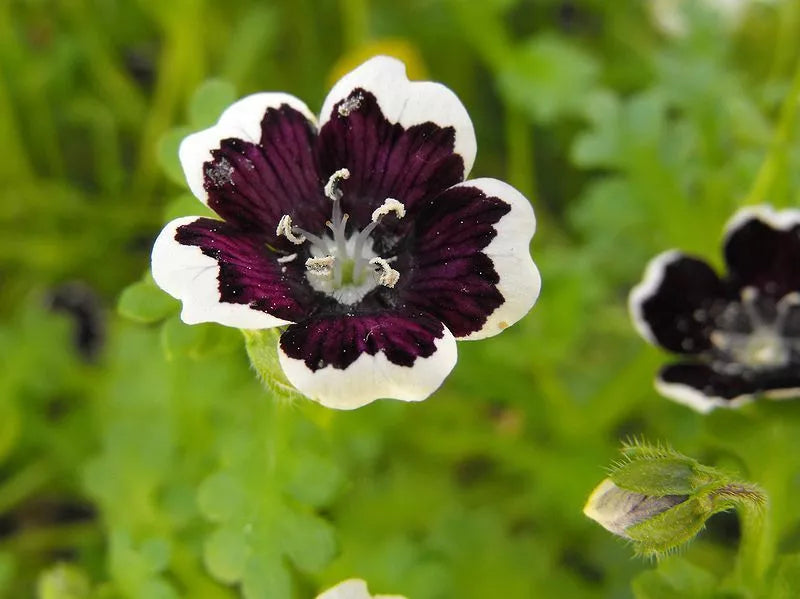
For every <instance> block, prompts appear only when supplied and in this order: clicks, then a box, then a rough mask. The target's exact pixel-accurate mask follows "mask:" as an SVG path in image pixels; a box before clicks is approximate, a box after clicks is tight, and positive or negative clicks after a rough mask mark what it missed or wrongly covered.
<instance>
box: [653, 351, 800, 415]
mask: <svg viewBox="0 0 800 599" xmlns="http://www.w3.org/2000/svg"><path fill="white" fill-rule="evenodd" d="M656 389H658V391H659V392H660V393H662V394H663V395H665V396H666V397H669V398H670V399H674V400H675V401H677V402H679V403H682V404H685V405H687V406H689V407H691V408H693V409H695V410H697V411H698V412H702V413H706V412H710V411H711V410H713V409H714V408H718V407H724V408H735V407H738V406H740V405H742V404H743V403H746V402H748V401H751V400H752V399H753V398H754V397H756V396H758V395H763V396H765V397H769V398H772V399H789V398H796V397H800V371H798V368H797V366H796V365H790V366H787V367H786V368H781V369H777V370H772V371H763V372H755V371H753V370H748V369H745V368H743V367H740V368H737V366H736V365H731V367H730V368H729V372H720V371H719V370H715V369H714V368H712V367H711V366H710V365H707V364H702V363H693V362H682V363H678V364H670V365H668V366H665V367H664V368H663V369H662V370H661V372H660V373H659V375H658V377H657V378H656Z"/></svg>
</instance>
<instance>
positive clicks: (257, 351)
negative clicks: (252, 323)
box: [242, 329, 305, 402]
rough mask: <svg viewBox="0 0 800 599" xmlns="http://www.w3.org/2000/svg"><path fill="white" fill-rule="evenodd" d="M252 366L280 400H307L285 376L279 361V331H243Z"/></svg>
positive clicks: (264, 383)
mask: <svg viewBox="0 0 800 599" xmlns="http://www.w3.org/2000/svg"><path fill="white" fill-rule="evenodd" d="M242 333H243V334H244V339H245V347H246V348H247V355H248V357H249V358H250V364H251V365H252V366H253V369H254V370H255V371H256V374H258V378H259V379H260V380H261V382H262V383H263V385H264V386H265V387H266V388H267V389H268V390H269V391H270V392H271V393H272V394H273V396H274V397H275V398H276V399H278V398H280V399H284V400H286V401H289V402H292V401H297V400H300V399H305V395H303V394H302V393H300V391H298V390H297V389H296V388H295V387H294V386H293V385H292V384H291V383H290V382H289V380H288V379H287V378H286V375H285V374H283V369H282V368H281V364H280V361H279V360H278V342H279V341H280V330H279V329H261V330H248V329H242Z"/></svg>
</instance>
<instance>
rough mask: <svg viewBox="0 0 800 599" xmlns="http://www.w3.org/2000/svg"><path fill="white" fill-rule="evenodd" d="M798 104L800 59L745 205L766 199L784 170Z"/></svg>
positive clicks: (759, 202) (799, 101)
mask: <svg viewBox="0 0 800 599" xmlns="http://www.w3.org/2000/svg"><path fill="white" fill-rule="evenodd" d="M798 104H800V61H798V63H797V66H796V68H795V72H794V76H793V78H792V85H791V88H790V89H789V93H788V94H786V98H785V99H784V101H783V104H782V106H781V110H780V116H779V119H778V124H777V126H776V128H775V133H774V135H773V138H772V144H771V146H770V149H769V152H768V153H767V156H766V158H765V159H764V162H763V163H762V164H761V168H760V169H759V171H758V175H757V176H756V180H755V182H754V183H753V187H752V188H751V189H750V193H748V195H747V197H746V199H745V201H744V204H745V205H753V204H761V203H763V202H764V201H766V200H767V198H768V196H769V194H770V192H771V191H772V189H773V187H774V186H775V183H776V181H777V179H778V177H779V175H780V174H781V172H782V171H784V170H785V168H784V167H785V166H786V153H787V149H788V146H789V141H790V138H791V135H792V132H793V131H794V128H795V123H796V122H797V108H798ZM774 203H777V202H774Z"/></svg>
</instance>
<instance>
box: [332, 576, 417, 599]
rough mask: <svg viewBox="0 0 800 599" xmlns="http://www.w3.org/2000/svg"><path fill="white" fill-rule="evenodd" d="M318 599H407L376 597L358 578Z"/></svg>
mask: <svg viewBox="0 0 800 599" xmlns="http://www.w3.org/2000/svg"><path fill="white" fill-rule="evenodd" d="M317 599H405V598H404V597H401V596H400V595H375V597H373V596H372V595H370V594H369V590H368V589H367V583H366V582H364V581H363V580H359V579H357V578H351V579H349V580H345V581H344V582H340V583H339V584H337V585H336V586H335V587H332V588H330V589H328V590H327V591H325V592H324V593H322V594H321V595H319V596H317Z"/></svg>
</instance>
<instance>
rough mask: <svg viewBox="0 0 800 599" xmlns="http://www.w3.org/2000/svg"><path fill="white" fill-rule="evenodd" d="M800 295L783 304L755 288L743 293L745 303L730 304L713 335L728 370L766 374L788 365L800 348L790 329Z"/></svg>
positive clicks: (716, 322) (745, 289)
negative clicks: (788, 326)
mask: <svg viewBox="0 0 800 599" xmlns="http://www.w3.org/2000/svg"><path fill="white" fill-rule="evenodd" d="M797 306H800V293H797V292H794V293H789V294H787V295H785V296H784V297H783V298H781V299H780V300H779V301H775V299H773V298H771V297H769V296H766V295H762V294H760V293H759V291H758V290H757V289H756V288H754V287H746V288H744V289H743V290H742V293H741V301H740V302H733V303H731V304H729V305H728V306H727V307H726V308H725V309H724V310H722V312H721V313H720V314H719V315H718V316H717V317H716V318H715V319H714V321H715V324H716V330H714V332H713V333H711V343H712V345H713V350H714V352H715V354H716V355H717V356H719V358H720V359H721V362H722V363H721V364H717V365H718V366H719V367H721V368H722V369H723V370H724V371H729V370H733V371H736V372H740V371H741V369H742V367H744V368H746V369H749V370H755V371H765V370H774V369H779V368H783V367H785V366H787V365H788V364H789V363H790V362H791V360H792V354H793V353H794V352H795V351H796V350H798V349H800V336H797V335H793V334H792V331H790V330H788V329H787V324H789V318H790V316H791V315H792V311H793V310H794V308H795V307H797Z"/></svg>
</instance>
